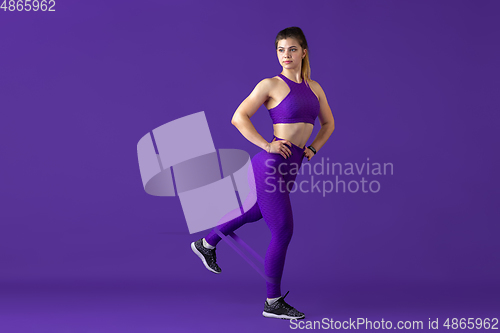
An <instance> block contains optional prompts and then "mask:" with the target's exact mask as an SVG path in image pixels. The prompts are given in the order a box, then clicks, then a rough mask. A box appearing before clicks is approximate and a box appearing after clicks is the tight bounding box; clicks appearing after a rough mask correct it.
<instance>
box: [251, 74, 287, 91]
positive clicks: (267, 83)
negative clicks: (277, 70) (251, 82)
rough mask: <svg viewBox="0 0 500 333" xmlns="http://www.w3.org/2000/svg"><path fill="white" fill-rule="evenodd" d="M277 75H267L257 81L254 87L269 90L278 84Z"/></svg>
mask: <svg viewBox="0 0 500 333" xmlns="http://www.w3.org/2000/svg"><path fill="white" fill-rule="evenodd" d="M280 80H281V79H280V78H279V76H274V77H267V78H264V79H262V80H260V81H259V83H257V86H256V88H258V89H261V90H266V91H270V90H272V89H274V88H275V87H276V85H278V84H279V82H280Z"/></svg>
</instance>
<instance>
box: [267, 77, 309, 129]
mask: <svg viewBox="0 0 500 333" xmlns="http://www.w3.org/2000/svg"><path fill="white" fill-rule="evenodd" d="M279 76H280V77H281V78H282V79H283V81H285V83H286V84H287V85H288V87H289V88H290V92H289V93H288V95H286V97H285V98H284V99H283V100H282V101H281V102H280V104H278V105H277V106H275V107H274V108H272V109H269V115H270V116H271V119H272V120H273V124H280V123H284V124H290V123H309V124H313V125H314V121H315V120H316V117H317V116H318V114H319V101H318V98H317V97H316V95H315V94H314V93H313V92H312V90H311V88H309V86H308V85H306V81H305V80H304V79H302V82H301V83H297V82H294V81H292V80H290V79H288V78H287V77H286V76H284V75H283V74H280V75H279Z"/></svg>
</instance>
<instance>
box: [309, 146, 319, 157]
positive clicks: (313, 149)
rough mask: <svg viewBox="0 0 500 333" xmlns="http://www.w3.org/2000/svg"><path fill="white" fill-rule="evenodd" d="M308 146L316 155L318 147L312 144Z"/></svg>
mask: <svg viewBox="0 0 500 333" xmlns="http://www.w3.org/2000/svg"><path fill="white" fill-rule="evenodd" d="M307 148H309V150H310V151H312V152H313V153H314V155H316V153H317V151H316V149H315V148H314V147H313V146H312V145H311V146H307Z"/></svg>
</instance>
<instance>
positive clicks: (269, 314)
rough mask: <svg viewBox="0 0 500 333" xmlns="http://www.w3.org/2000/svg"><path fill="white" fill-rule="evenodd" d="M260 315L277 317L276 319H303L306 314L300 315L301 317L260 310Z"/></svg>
mask: <svg viewBox="0 0 500 333" xmlns="http://www.w3.org/2000/svg"><path fill="white" fill-rule="evenodd" d="M262 315H263V316H264V317H267V318H277V319H286V320H290V319H304V318H305V317H306V316H305V315H304V316H302V317H290V316H287V315H277V314H274V313H269V312H266V311H262Z"/></svg>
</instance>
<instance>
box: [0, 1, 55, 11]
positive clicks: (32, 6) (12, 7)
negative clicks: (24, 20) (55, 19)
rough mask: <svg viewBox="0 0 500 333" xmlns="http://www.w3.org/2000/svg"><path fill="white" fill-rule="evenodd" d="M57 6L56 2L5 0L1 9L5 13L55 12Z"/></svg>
mask: <svg viewBox="0 0 500 333" xmlns="http://www.w3.org/2000/svg"><path fill="white" fill-rule="evenodd" d="M55 6H56V1H55V0H48V1H47V0H17V1H16V0H4V1H3V2H2V5H1V6H0V9H3V11H4V12H6V11H7V10H8V11H9V12H14V11H18V12H22V11H25V12H31V11H33V12H37V11H42V12H55V11H56V9H55V8H54V7H55Z"/></svg>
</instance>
